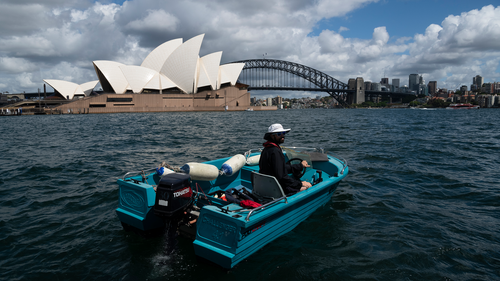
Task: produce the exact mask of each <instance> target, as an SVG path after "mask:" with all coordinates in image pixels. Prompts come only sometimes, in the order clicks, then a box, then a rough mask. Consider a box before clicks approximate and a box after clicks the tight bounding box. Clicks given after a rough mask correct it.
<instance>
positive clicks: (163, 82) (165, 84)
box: [144, 72, 177, 90]
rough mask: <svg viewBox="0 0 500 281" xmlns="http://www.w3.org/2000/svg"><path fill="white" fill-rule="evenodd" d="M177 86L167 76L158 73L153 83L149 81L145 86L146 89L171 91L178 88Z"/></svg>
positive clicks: (152, 80)
mask: <svg viewBox="0 0 500 281" xmlns="http://www.w3.org/2000/svg"><path fill="white" fill-rule="evenodd" d="M176 87H177V85H175V83H174V82H172V81H170V79H168V78H167V77H165V75H163V74H161V73H159V72H156V74H155V76H154V77H153V79H151V81H149V82H148V83H147V84H146V85H145V86H144V89H152V90H160V89H162V90H165V89H171V88H176Z"/></svg>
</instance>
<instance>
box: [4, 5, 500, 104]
mask: <svg viewBox="0 0 500 281" xmlns="http://www.w3.org/2000/svg"><path fill="white" fill-rule="evenodd" d="M199 34H205V37H204V40H203V44H202V48H201V51H200V56H204V55H207V54H209V53H213V52H218V51H222V52H223V53H222V62H221V63H228V62H233V61H238V60H245V59H256V58H262V57H263V54H267V55H266V56H265V57H266V58H269V59H280V60H286V61H291V62H295V63H299V64H303V65H306V66H309V67H312V68H315V69H317V70H320V71H322V72H325V73H327V74H329V75H331V76H333V77H334V78H336V79H338V80H340V81H343V82H345V83H347V81H348V80H349V78H356V77H363V78H364V80H365V81H372V82H380V80H381V78H383V77H388V78H389V79H390V81H392V79H395V78H398V79H400V84H401V85H407V84H408V76H409V75H410V74H412V73H418V74H420V75H422V77H423V78H424V80H425V83H428V82H429V81H437V85H438V88H447V89H456V88H458V87H460V86H461V85H467V86H470V84H471V83H472V78H473V77H474V76H476V75H481V76H482V77H483V78H484V81H485V82H497V81H500V65H499V63H500V2H499V1H498V0H497V1H491V0H490V1H483V0H474V1H471V0H454V1H451V0H439V1H438V0H350V1H344V0H310V1H305V0H273V1H268V0H253V1H235V0H210V1H206V0H182V1H181V0H175V1H171V0H130V1H116V0H115V1H111V0H104V1H92V0H44V1H39V0H0V92H2V93H5V92H9V93H21V92H27V93H28V92H36V91H37V90H38V89H43V79H59V80H66V81H70V82H74V83H78V84H83V83H85V82H88V81H92V80H97V76H96V74H95V71H94V68H93V65H92V61H95V60H111V61H116V62H120V63H124V64H127V65H140V64H141V63H142V61H143V60H144V58H145V57H146V56H147V55H148V54H149V53H150V52H151V51H152V50H153V49H154V48H156V47H157V46H159V45H160V44H162V43H164V42H166V41H168V40H172V39H176V38H182V39H183V40H184V41H187V40H189V39H190V38H192V37H194V36H196V35H199ZM48 91H51V88H50V87H48ZM252 95H256V96H260V97H265V96H266V95H269V93H265V92H260V93H257V92H256V93H255V94H254V93H252ZM273 95H275V94H273ZM307 95H310V96H316V95H318V93H317V92H314V93H299V92H291V93H285V94H281V96H284V97H300V96H302V97H303V96H307ZM325 95H326V94H325Z"/></svg>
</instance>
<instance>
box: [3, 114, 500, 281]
mask: <svg viewBox="0 0 500 281" xmlns="http://www.w3.org/2000/svg"><path fill="white" fill-rule="evenodd" d="M498 120H500V110H494V109H491V110H488V109H480V110H473V111H468V110H463V111H462V110H442V109H437V110H417V109H416V110H411V109H380V110H370V109H358V110H319V109H316V110H278V111H268V112H190V113H183V112H178V113H137V114H105V115H93V114H90V115H50V116H19V117H5V118H2V120H1V124H0V136H1V139H2V140H1V143H2V144H3V145H2V153H1V157H0V268H1V270H0V280H500V232H499V229H500V228H499V226H500V184H499V182H500V173H499V167H500V160H499V154H500V141H499V139H500V125H499V122H498ZM275 122H279V123H282V124H283V125H284V126H285V127H287V128H288V127H289V128H292V131H291V132H290V133H289V134H287V136H286V141H285V145H289V146H306V147H312V146H314V147H323V148H325V149H326V150H329V151H333V152H334V153H336V154H338V155H340V156H342V157H343V158H345V159H346V160H347V161H348V164H349V169H350V173H349V175H348V176H347V178H346V179H345V180H344V181H343V182H342V183H341V184H340V185H339V187H338V189H337V191H336V193H335V194H334V196H333V197H332V199H331V201H330V202H329V203H327V204H326V205H325V206H322V207H320V208H319V209H318V211H317V212H316V213H314V214H313V215H312V216H311V217H309V218H308V219H307V220H306V221H304V222H303V223H301V224H300V225H299V226H298V227H297V228H295V229H294V230H293V231H292V232H290V233H288V234H286V235H284V236H282V237H281V238H279V239H278V240H276V241H275V242H273V243H272V244H270V245H267V246H265V247H264V248H263V249H262V250H260V251H258V252H257V253H256V254H254V255H253V256H251V257H250V258H248V259H247V260H245V261H244V262H242V263H240V264H239V265H238V266H236V267H235V268H234V269H232V270H230V271H224V270H221V269H219V268H216V267H214V266H212V265H210V264H207V263H204V262H203V261H200V260H198V259H197V258H196V256H195V255H194V252H193V249H192V246H191V244H190V241H189V240H187V239H185V238H182V237H167V236H166V235H164V236H160V237H154V238H149V239H145V238H143V237H140V236H137V235H135V234H133V233H129V232H125V231H123V230H122V227H121V225H120V222H119V220H118V218H117V217H116V214H115V209H116V207H117V205H118V202H117V200H118V186H117V184H116V179H117V178H118V177H121V176H123V175H124V174H125V173H126V172H129V171H137V170H141V169H144V168H153V167H155V166H157V165H158V164H159V163H161V162H162V161H166V162H167V163H170V164H172V165H181V164H184V163H186V162H191V161H194V162H202V161H206V160H210V159H213V158H220V157H226V156H232V155H234V154H236V153H243V152H244V151H246V150H248V149H250V148H260V147H261V145H262V143H263V142H264V140H263V139H262V136H263V135H264V132H265V131H266V129H267V127H268V126H269V125H270V124H272V123H275Z"/></svg>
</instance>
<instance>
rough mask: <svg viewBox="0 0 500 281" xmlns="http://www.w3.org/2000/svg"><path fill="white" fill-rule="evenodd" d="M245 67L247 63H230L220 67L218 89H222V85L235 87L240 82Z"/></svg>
mask: <svg viewBox="0 0 500 281" xmlns="http://www.w3.org/2000/svg"><path fill="white" fill-rule="evenodd" d="M243 67H245V63H228V64H224V65H221V66H220V67H219V82H218V85H217V88H220V85H221V84H225V83H231V85H233V86H234V85H235V84H236V81H238V77H239V76H240V73H241V71H242V70H243Z"/></svg>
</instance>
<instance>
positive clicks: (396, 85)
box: [392, 78, 399, 89]
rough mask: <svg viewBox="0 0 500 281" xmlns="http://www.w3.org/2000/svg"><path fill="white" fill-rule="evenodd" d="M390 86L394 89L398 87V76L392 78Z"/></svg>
mask: <svg viewBox="0 0 500 281" xmlns="http://www.w3.org/2000/svg"><path fill="white" fill-rule="evenodd" d="M392 86H393V87H394V88H395V89H398V88H399V78H394V79H392Z"/></svg>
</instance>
